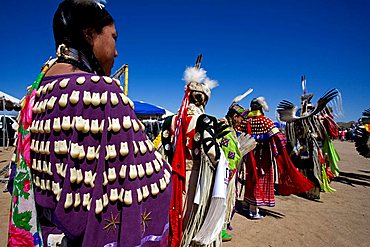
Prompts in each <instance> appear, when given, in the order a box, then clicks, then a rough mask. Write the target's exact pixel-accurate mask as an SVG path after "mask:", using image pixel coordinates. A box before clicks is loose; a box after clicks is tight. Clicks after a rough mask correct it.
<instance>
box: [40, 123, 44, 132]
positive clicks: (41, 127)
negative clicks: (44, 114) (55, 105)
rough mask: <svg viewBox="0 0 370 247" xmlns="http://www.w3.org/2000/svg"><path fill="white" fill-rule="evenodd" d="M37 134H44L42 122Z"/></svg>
mask: <svg viewBox="0 0 370 247" xmlns="http://www.w3.org/2000/svg"><path fill="white" fill-rule="evenodd" d="M39 133H41V134H44V120H41V121H40V125H39Z"/></svg>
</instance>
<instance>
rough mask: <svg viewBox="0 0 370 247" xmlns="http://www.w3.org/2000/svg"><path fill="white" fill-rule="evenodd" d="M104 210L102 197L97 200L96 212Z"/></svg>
mask: <svg viewBox="0 0 370 247" xmlns="http://www.w3.org/2000/svg"><path fill="white" fill-rule="evenodd" d="M102 211H103V202H102V199H98V200H96V204H95V214H100V213H101V212H102Z"/></svg>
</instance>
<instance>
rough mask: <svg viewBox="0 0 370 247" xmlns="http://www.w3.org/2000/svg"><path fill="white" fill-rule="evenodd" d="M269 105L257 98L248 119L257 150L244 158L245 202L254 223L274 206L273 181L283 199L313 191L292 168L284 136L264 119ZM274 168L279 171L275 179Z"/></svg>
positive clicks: (248, 129)
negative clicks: (266, 209)
mask: <svg viewBox="0 0 370 247" xmlns="http://www.w3.org/2000/svg"><path fill="white" fill-rule="evenodd" d="M264 111H268V105H267V103H266V101H265V99H264V98H263V97H258V98H254V99H253V100H252V101H251V104H250V109H249V111H248V114H247V119H246V125H244V126H246V129H244V132H246V133H248V134H251V135H252V137H253V138H254V139H255V140H256V142H257V146H256V148H255V149H254V150H253V151H252V152H249V153H248V154H247V155H246V157H244V158H243V162H245V169H246V170H245V174H246V178H245V179H246V186H245V194H244V200H245V201H246V202H247V203H248V204H249V216H250V218H251V219H260V218H262V217H263V215H262V214H260V212H259V207H260V206H269V207H273V206H275V195H274V181H277V183H278V191H279V194H280V195H289V194H295V193H298V192H304V191H307V190H309V189H311V188H312V187H313V184H312V183H311V182H310V181H309V180H308V179H306V178H305V177H304V176H303V175H302V174H301V173H299V171H298V170H297V169H296V167H295V166H294V165H293V163H292V161H291V160H290V158H289V155H288V153H287V151H286V147H285V146H286V139H285V136H284V135H283V134H282V133H281V132H280V131H279V129H278V128H277V127H276V126H275V125H274V123H273V122H272V121H271V119H269V118H268V117H266V116H265V115H264ZM274 166H276V168H277V174H276V176H277V177H276V178H275V177H274Z"/></svg>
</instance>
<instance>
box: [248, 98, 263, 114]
mask: <svg viewBox="0 0 370 247" xmlns="http://www.w3.org/2000/svg"><path fill="white" fill-rule="evenodd" d="M250 107H251V110H252V111H256V110H261V111H262V105H261V103H260V102H259V101H258V100H257V98H254V99H253V100H252V101H251V104H250Z"/></svg>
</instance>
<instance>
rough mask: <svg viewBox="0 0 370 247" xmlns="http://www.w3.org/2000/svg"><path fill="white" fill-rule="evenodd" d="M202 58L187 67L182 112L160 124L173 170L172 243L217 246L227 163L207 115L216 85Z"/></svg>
mask: <svg viewBox="0 0 370 247" xmlns="http://www.w3.org/2000/svg"><path fill="white" fill-rule="evenodd" d="M200 60H201V56H199V57H198V59H197V63H196V66H195V67H189V68H187V69H186V70H185V73H184V80H185V82H186V86H185V96H184V99H183V101H182V104H181V107H180V110H179V113H178V115H177V116H174V117H169V118H167V119H166V120H165V122H164V125H163V128H162V143H163V147H164V152H165V157H166V158H167V159H168V162H169V163H171V165H172V169H173V174H172V180H173V193H172V201H171V210H170V224H171V236H170V246H172V247H176V246H198V245H210V244H214V245H216V246H219V245H220V235H221V230H222V226H223V223H224V215H225V200H226V185H225V180H226V181H227V177H225V176H226V174H225V170H226V169H227V161H226V159H225V157H224V156H223V153H222V152H221V151H220V147H219V145H218V143H217V142H216V130H217V126H218V125H217V124H218V123H217V119H216V118H215V117H212V116H209V115H207V114H205V113H204V107H205V106H206V104H207V102H208V100H209V98H210V96H211V89H212V88H214V87H215V86H216V85H217V83H216V81H212V80H210V79H208V78H207V76H206V71H205V70H204V69H202V68H200ZM213 181H214V182H213ZM217 188H220V189H219V190H217Z"/></svg>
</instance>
